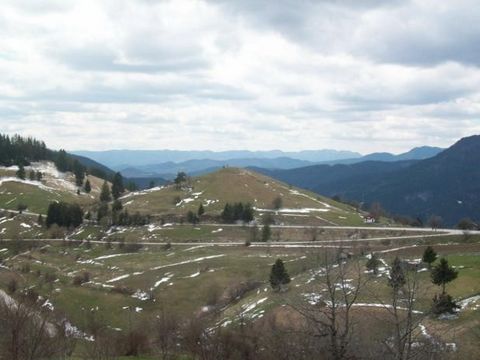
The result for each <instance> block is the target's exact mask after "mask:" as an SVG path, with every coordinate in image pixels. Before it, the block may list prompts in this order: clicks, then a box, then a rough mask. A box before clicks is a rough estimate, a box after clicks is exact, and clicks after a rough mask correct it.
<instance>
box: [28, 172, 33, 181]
mask: <svg viewBox="0 0 480 360" xmlns="http://www.w3.org/2000/svg"><path fill="white" fill-rule="evenodd" d="M28 178H29V179H30V180H31V181H34V180H35V171H33V170H30V173H29V174H28Z"/></svg>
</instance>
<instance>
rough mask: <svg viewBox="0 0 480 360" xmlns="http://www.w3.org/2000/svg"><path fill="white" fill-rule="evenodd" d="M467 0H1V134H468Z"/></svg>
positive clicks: (273, 141)
mask: <svg viewBox="0 0 480 360" xmlns="http://www.w3.org/2000/svg"><path fill="white" fill-rule="evenodd" d="M479 66H480V6H478V0H470V1H468V0H442V1H438V0H429V1H428V0H415V1H400V0H398V1H397V0H361V1H359V0H342V1H340V0H338V1H335V0H323V1H322V0H316V1H307V0H271V1H262V0H230V1H228V0H211V1H193V0H173V1H155V0H130V1H126V0H105V1H103V0H77V1H69V0H53V1H31V0H2V1H1V3H0V125H1V126H0V132H6V133H12V134H13V133H21V134H24V135H33V136H36V137H38V138H41V139H43V140H45V141H46V142H47V144H48V145H49V146H50V147H53V148H61V147H62V148H66V149H70V150H73V149H85V150H94V149H95V150H103V149H114V148H116V149H119V148H122V149H165V148H170V149H190V150H192V149H211V150H226V149H251V150H255V149H284V150H302V149H322V148H334V149H347V150H355V151H359V152H362V153H367V152H372V151H391V152H400V151H403V150H406V149H409V148H411V147H414V146H419V145H423V144H427V145H437V146H448V145H450V144H451V143H453V142H454V141H456V140H457V139H458V138H460V137H462V136H466V135H472V134H475V133H480V67H479Z"/></svg>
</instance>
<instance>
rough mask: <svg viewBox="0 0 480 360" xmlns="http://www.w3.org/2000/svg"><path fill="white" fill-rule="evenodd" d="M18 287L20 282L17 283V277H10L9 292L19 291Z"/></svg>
mask: <svg viewBox="0 0 480 360" xmlns="http://www.w3.org/2000/svg"><path fill="white" fill-rule="evenodd" d="M17 289H18V284H17V280H15V279H13V278H12V279H10V281H9V282H8V284H7V291H8V293H9V294H13V293H15V291H17Z"/></svg>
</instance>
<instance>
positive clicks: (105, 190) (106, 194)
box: [100, 181, 112, 202]
mask: <svg viewBox="0 0 480 360" xmlns="http://www.w3.org/2000/svg"><path fill="white" fill-rule="evenodd" d="M111 200H112V196H111V194H110V186H108V183H107V182H106V181H104V182H103V185H102V190H101V192H100V201H101V202H109V201H111Z"/></svg>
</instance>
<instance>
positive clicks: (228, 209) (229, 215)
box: [221, 203, 233, 223]
mask: <svg viewBox="0 0 480 360" xmlns="http://www.w3.org/2000/svg"><path fill="white" fill-rule="evenodd" d="M221 216H222V220H223V222H225V223H232V222H233V209H232V206H231V205H230V204H229V203H226V204H225V207H224V208H223V211H222V215H221Z"/></svg>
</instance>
